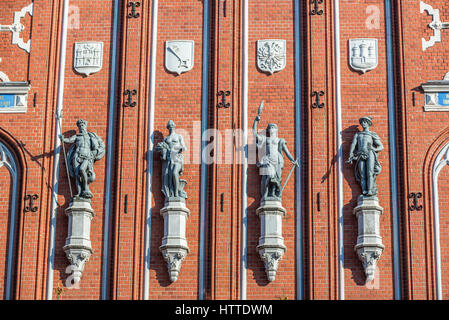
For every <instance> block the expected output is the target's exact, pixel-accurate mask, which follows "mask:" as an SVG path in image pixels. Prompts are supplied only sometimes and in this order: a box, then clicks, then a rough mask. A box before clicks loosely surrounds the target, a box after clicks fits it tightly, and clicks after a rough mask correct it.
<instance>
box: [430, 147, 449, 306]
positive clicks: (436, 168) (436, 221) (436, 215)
mask: <svg viewBox="0 0 449 320" xmlns="http://www.w3.org/2000/svg"><path fill="white" fill-rule="evenodd" d="M448 151H449V144H446V146H445V147H444V148H443V150H441V151H440V153H439V154H438V156H437V158H436V161H435V163H434V165H433V170H432V189H433V199H432V201H433V208H434V209H433V230H434V234H435V235H434V241H435V244H434V249H435V286H436V290H437V299H438V300H443V288H442V284H441V246H440V202H439V196H438V176H439V175H440V171H441V169H443V167H444V166H445V165H449V162H448V161H449V159H448V156H449V155H448ZM443 156H444V159H443V160H442V158H443Z"/></svg>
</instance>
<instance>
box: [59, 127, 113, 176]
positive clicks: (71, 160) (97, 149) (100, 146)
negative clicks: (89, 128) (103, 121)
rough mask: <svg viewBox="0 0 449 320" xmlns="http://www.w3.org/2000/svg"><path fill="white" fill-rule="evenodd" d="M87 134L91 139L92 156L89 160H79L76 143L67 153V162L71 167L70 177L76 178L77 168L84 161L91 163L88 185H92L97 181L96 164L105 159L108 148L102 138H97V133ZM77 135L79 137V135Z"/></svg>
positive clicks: (88, 170)
mask: <svg viewBox="0 0 449 320" xmlns="http://www.w3.org/2000/svg"><path fill="white" fill-rule="evenodd" d="M87 134H88V135H89V138H90V150H91V153H90V156H89V157H88V158H85V157H83V158H79V157H78V154H77V153H76V151H77V149H78V146H77V145H76V143H74V144H72V146H71V147H70V149H69V151H68V152H67V162H68V165H69V173H70V176H71V177H73V178H76V177H75V172H76V167H78V166H79V165H81V163H83V161H85V160H87V161H89V165H88V168H87V176H88V181H87V183H91V182H93V181H94V180H95V172H94V162H95V161H97V160H100V159H101V158H103V157H104V155H105V149H106V148H105V144H104V142H103V140H101V138H100V137H99V136H97V134H96V133H94V132H88V133H87ZM77 135H79V133H78V134H77Z"/></svg>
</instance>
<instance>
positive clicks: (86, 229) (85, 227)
mask: <svg viewBox="0 0 449 320" xmlns="http://www.w3.org/2000/svg"><path fill="white" fill-rule="evenodd" d="M65 212H66V215H67V216H68V217H69V222H68V236H67V239H66V241H65V246H64V247H63V250H64V252H65V254H66V256H67V259H68V260H69V262H70V267H71V271H72V276H73V281H74V283H78V282H79V281H80V280H81V276H82V275H83V271H84V265H85V264H86V262H87V261H89V258H90V256H91V254H92V253H93V250H92V244H91V241H90V224H91V221H92V218H93V217H94V216H95V214H94V210H93V209H92V207H91V205H90V201H89V200H81V199H79V198H75V199H73V200H72V202H71V203H70V206H69V207H68V208H67V209H66V210H65Z"/></svg>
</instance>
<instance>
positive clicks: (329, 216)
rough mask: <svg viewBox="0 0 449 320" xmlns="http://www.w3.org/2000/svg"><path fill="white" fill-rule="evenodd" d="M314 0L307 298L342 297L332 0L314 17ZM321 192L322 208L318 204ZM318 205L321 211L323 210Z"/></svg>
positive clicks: (307, 109) (308, 74) (306, 14)
mask: <svg viewBox="0 0 449 320" xmlns="http://www.w3.org/2000/svg"><path fill="white" fill-rule="evenodd" d="M312 10H315V6H314V3H313V1H307V4H306V6H305V9H304V10H303V18H304V19H305V20H306V30H307V31H306V32H307V33H306V38H307V40H306V41H307V43H306V45H305V52H306V54H307V60H306V61H307V65H306V66H305V67H304V70H305V79H307V80H306V81H307V85H306V88H307V89H306V92H305V94H306V96H307V99H304V103H305V104H304V122H305V123H304V127H305V130H306V133H305V134H304V136H305V139H306V140H305V146H304V151H305V153H306V154H305V155H304V161H305V164H304V172H305V179H306V183H305V185H304V187H305V188H306V189H307V190H308V194H307V196H306V197H304V201H307V204H308V205H307V206H306V210H305V228H306V229H305V230H306V231H305V266H306V270H305V290H306V293H305V297H306V298H309V299H337V298H338V297H337V292H338V286H337V284H338V269H337V268H338V251H337V244H338V243H337V236H338V234H337V232H338V225H337V189H336V180H337V175H336V166H335V164H336V150H337V147H336V136H335V133H336V131H335V126H336V118H335V116H336V113H335V104H334V102H335V98H334V57H333V48H334V46H333V41H334V38H333V37H334V28H333V1H323V3H322V4H319V7H318V10H322V14H314V15H312ZM314 91H316V92H320V91H323V92H324V95H323V96H320V102H321V103H324V107H323V108H320V107H317V108H312V103H315V102H316V98H315V97H312V92H314ZM318 193H319V194H320V204H319V205H318ZM318 207H319V209H320V210H319V211H318Z"/></svg>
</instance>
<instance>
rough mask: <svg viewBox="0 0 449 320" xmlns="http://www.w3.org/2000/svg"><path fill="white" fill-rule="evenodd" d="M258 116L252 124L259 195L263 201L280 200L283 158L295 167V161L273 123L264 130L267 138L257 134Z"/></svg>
mask: <svg viewBox="0 0 449 320" xmlns="http://www.w3.org/2000/svg"><path fill="white" fill-rule="evenodd" d="M260 114H261V110H260V111H259V115H257V117H256V119H255V120H254V123H253V134H254V137H255V139H256V145H257V151H258V160H259V161H258V162H257V166H258V167H259V173H260V175H261V176H262V182H261V186H260V193H261V196H262V201H263V200H280V199H281V196H282V195H281V193H282V188H281V176H282V169H283V167H284V156H283V154H282V153H283V152H284V153H285V155H286V156H287V158H288V159H289V160H290V161H291V162H292V163H293V164H294V165H295V166H296V165H297V161H296V160H295V159H294V158H293V156H292V155H291V154H290V152H289V151H288V148H287V143H286V142H285V140H284V139H282V138H278V127H277V125H276V124H274V123H269V124H268V126H267V129H266V133H267V136H265V135H261V134H258V133H257V124H258V123H259V122H260Z"/></svg>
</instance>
